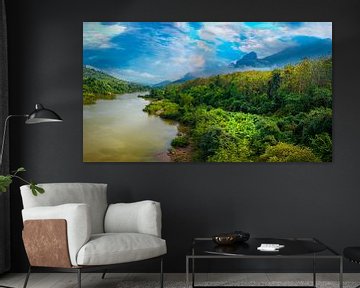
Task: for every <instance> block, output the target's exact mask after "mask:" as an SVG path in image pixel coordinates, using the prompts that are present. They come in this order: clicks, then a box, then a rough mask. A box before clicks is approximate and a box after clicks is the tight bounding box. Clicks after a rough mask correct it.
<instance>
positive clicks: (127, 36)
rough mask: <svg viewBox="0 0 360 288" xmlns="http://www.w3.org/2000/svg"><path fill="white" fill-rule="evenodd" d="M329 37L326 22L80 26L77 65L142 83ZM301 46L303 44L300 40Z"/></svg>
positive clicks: (104, 24)
mask: <svg viewBox="0 0 360 288" xmlns="http://www.w3.org/2000/svg"><path fill="white" fill-rule="evenodd" d="M298 36H307V37H317V38H332V24H331V22H84V23H83V64H84V65H89V66H92V67H94V68H97V69H100V70H103V71H105V72H107V73H110V74H111V75H114V76H116V77H118V78H121V79H124V80H128V81H132V82H138V83H143V84H155V83H159V82H161V81H164V80H171V81H173V80H177V79H179V78H181V77H182V76H183V75H185V74H186V73H194V74H197V75H201V74H202V73H205V71H206V73H209V71H212V70H214V71H216V70H217V69H221V67H227V66H228V65H229V63H231V62H233V61H236V60H238V59H240V58H241V57H242V56H243V55H245V54H246V53H249V52H252V51H254V52H256V53H257V54H258V57H259V58H263V57H266V56H269V55H271V54H274V53H277V52H279V51H281V50H283V49H285V48H288V47H291V46H294V45H298V41H299V39H305V38H306V37H298ZM304 41H306V40H304Z"/></svg>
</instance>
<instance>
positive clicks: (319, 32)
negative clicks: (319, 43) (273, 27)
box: [282, 22, 332, 39]
mask: <svg viewBox="0 0 360 288" xmlns="http://www.w3.org/2000/svg"><path fill="white" fill-rule="evenodd" d="M282 30H283V31H282V33H284V34H287V33H291V34H292V35H303V36H314V37H319V38H331V39H332V23H331V22H304V23H303V24H302V25H301V26H299V27H297V28H289V27H288V26H285V27H283V28H282Z"/></svg>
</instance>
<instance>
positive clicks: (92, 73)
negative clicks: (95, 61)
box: [83, 66, 145, 105]
mask: <svg viewBox="0 0 360 288" xmlns="http://www.w3.org/2000/svg"><path fill="white" fill-rule="evenodd" d="M144 89H145V87H144V86H142V85H139V84H135V83H130V82H127V81H123V80H120V79H118V78H115V77H113V76H110V75H109V74H106V73H104V72H102V71H99V70H95V69H93V68H89V67H86V66H84V67H83V104H84V105H89V104H95V103H96V100H98V99H109V100H111V99H114V98H115V97H116V95H117V94H122V93H130V92H135V91H142V90H144Z"/></svg>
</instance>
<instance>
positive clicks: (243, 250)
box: [186, 238, 343, 288]
mask: <svg viewBox="0 0 360 288" xmlns="http://www.w3.org/2000/svg"><path fill="white" fill-rule="evenodd" d="M261 243H273V244H281V245H284V246H285V247H284V248H281V249H280V250H279V251H278V252H263V251H259V250H257V247H259V246H260V245H261ZM231 258H232V259H235V258H239V259H259V260H260V259H262V260H264V259H265V260H266V259H299V260H300V259H310V260H311V259H312V266H313V285H312V286H294V287H316V260H320V259H335V260H338V261H339V287H340V288H342V287H343V258H342V255H340V254H338V253H337V252H336V251H335V250H333V249H331V248H330V247H328V246H327V245H325V244H324V243H322V242H320V241H319V240H317V239H315V238H287V239H275V238H250V239H249V240H248V241H247V242H245V243H242V244H235V245H229V246H219V245H216V244H215V243H214V242H213V241H212V239H211V238H195V239H193V244H192V249H191V254H190V255H187V256H186V287H189V284H190V283H189V271H190V270H189V268H190V265H191V274H192V281H191V282H192V285H191V287H204V286H198V285H196V286H195V259H196V260H200V259H214V260H216V259H231ZM213 287H214V286H213ZM223 287H226V286H223ZM228 287H229V286H228ZM231 287H234V286H231ZM235 287H247V286H235ZM251 287H254V286H251ZM272 287H274V286H272ZM282 287H284V286H282Z"/></svg>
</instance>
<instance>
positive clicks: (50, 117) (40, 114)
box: [25, 104, 63, 124]
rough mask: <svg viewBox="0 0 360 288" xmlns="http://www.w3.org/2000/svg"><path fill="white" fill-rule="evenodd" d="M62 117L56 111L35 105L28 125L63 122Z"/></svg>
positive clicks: (27, 121) (28, 118)
mask: <svg viewBox="0 0 360 288" xmlns="http://www.w3.org/2000/svg"><path fill="white" fill-rule="evenodd" d="M62 121H63V120H62V119H61V117H60V116H59V115H58V114H56V113H55V112H54V111H52V110H50V109H47V108H45V107H44V106H43V105H41V104H36V105H35V110H34V111H33V112H31V113H30V114H29V116H28V117H27V120H26V121H25V123H26V124H38V123H46V122H62Z"/></svg>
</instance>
